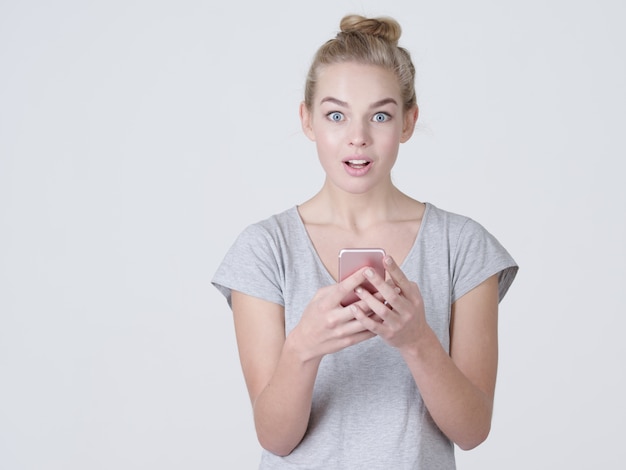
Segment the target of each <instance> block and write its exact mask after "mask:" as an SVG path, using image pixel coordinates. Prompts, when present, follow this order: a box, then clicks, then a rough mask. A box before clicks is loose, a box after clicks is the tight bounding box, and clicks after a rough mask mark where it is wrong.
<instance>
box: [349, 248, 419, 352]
mask: <svg viewBox="0 0 626 470" xmlns="http://www.w3.org/2000/svg"><path fill="white" fill-rule="evenodd" d="M384 261H385V269H386V271H387V273H388V274H389V280H388V281H385V280H384V279H383V278H382V277H381V276H379V275H378V274H377V273H376V272H374V270H373V269H365V270H363V271H362V273H363V274H362V275H363V276H364V278H366V279H367V280H369V281H370V282H371V283H372V284H373V285H374V287H376V289H377V290H378V293H377V294H376V295H372V294H370V293H369V292H367V290H365V289H362V288H357V289H356V292H357V295H358V296H359V297H360V298H361V300H362V302H358V303H355V304H353V305H354V308H352V312H353V314H354V316H355V318H357V319H358V320H359V322H360V323H361V324H362V325H363V326H364V327H365V328H367V329H368V330H369V331H371V332H372V333H374V334H376V335H378V336H380V337H381V338H383V339H384V340H385V341H386V342H387V343H388V344H389V345H391V346H394V347H396V348H398V349H401V350H402V349H411V348H412V347H414V346H415V345H416V342H417V341H419V338H420V334H421V333H423V331H424V328H425V326H426V317H425V313H424V302H423V299H422V294H421V293H420V290H419V287H418V286H417V284H416V283H415V282H412V281H410V280H409V279H407V277H406V276H405V274H404V272H402V270H401V269H400V267H399V266H398V265H397V264H396V263H395V262H394V260H393V259H392V258H391V257H390V256H387V257H385V260H384ZM364 304H365V309H363V305H364ZM368 310H371V311H373V312H374V313H375V314H376V317H377V318H376V317H374V316H371V315H367V314H366V312H367V311H368ZM377 320H378V321H377Z"/></svg>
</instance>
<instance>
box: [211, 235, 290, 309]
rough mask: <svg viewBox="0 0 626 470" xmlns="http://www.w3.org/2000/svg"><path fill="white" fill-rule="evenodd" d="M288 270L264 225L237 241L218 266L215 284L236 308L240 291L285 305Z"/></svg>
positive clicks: (238, 238)
mask: <svg viewBox="0 0 626 470" xmlns="http://www.w3.org/2000/svg"><path fill="white" fill-rule="evenodd" d="M283 273H284V266H283V262H282V259H281V256H280V251H279V250H278V247H277V243H276V241H275V240H274V239H273V237H272V236H271V233H270V232H268V231H267V230H266V229H265V228H264V227H262V226H261V225H258V224H255V225H250V226H249V227H247V228H246V229H245V230H244V231H243V232H242V233H241V234H240V235H239V236H238V237H237V239H236V240H235V243H234V244H233V245H232V246H231V247H230V249H229V250H228V251H227V253H226V255H225V256H224V259H223V260H222V262H221V263H220V265H219V266H218V269H217V271H216V272H215V275H214V276H213V279H212V281H211V283H212V284H213V285H214V286H215V287H216V288H217V289H218V290H219V291H220V292H221V293H222V294H223V295H224V297H225V298H226V300H227V302H228V305H229V306H232V291H233V290H236V291H239V292H242V293H244V294H247V295H251V296H253V297H258V298H261V299H263V300H267V301H269V302H274V303H277V304H280V305H284V298H283V293H282V292H283V291H282V288H281V286H282V284H283V283H282V279H283V278H284V275H283Z"/></svg>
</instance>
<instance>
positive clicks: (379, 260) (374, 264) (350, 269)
mask: <svg viewBox="0 0 626 470" xmlns="http://www.w3.org/2000/svg"><path fill="white" fill-rule="evenodd" d="M384 257H385V250H383V249H382V248H344V249H343V250H341V251H339V281H343V280H344V279H345V278H346V277H348V276H350V275H351V274H353V273H355V272H356V271H358V270H359V269H360V268H362V267H364V266H369V267H370V268H372V269H374V270H375V271H376V272H378V274H380V275H381V276H382V277H385V268H384V266H383V258H384ZM361 286H362V287H363V288H364V289H367V290H368V291H369V292H371V293H372V294H373V293H375V292H376V288H375V287H374V286H373V285H372V284H371V283H369V282H368V281H365V282H364V283H363V284H361ZM357 300H359V297H358V296H357V295H356V294H354V293H352V294H350V295H349V296H348V297H346V298H345V299H343V300H342V301H341V305H343V306H344V307H345V306H346V305H350V304H351V303H354V302H356V301H357Z"/></svg>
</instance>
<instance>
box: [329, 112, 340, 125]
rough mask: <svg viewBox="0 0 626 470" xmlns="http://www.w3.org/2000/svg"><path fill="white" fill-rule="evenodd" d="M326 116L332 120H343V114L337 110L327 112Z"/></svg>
mask: <svg viewBox="0 0 626 470" xmlns="http://www.w3.org/2000/svg"><path fill="white" fill-rule="evenodd" d="M326 116H327V117H328V119H330V120H331V121H334V122H339V121H343V114H341V113H340V112H339V111H333V112H332V113H328V114H327V115H326Z"/></svg>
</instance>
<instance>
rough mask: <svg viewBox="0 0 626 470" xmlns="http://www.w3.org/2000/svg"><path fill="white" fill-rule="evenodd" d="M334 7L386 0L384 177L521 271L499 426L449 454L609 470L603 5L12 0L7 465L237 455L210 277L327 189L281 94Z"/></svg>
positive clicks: (610, 184) (362, 8) (231, 348)
mask: <svg viewBox="0 0 626 470" xmlns="http://www.w3.org/2000/svg"><path fill="white" fill-rule="evenodd" d="M349 12H356V13H362V14H366V15H379V14H386V15H391V16H394V17H396V18H397V19H398V20H399V21H400V23H401V25H402V27H403V30H404V33H403V36H402V38H401V44H402V45H404V46H405V47H407V48H408V49H409V50H410V51H411V53H412V55H413V59H414V62H415V64H416V67H417V70H418V77H417V89H418V101H419V104H420V106H421V115H420V123H419V126H418V129H417V132H416V134H415V136H414V137H413V139H412V140H411V141H410V142H409V143H407V144H405V145H404V146H403V147H401V154H400V159H399V161H398V164H397V166H396V169H395V171H394V178H395V181H396V183H397V184H398V186H399V187H400V188H401V189H403V190H404V191H405V192H407V193H409V194H410V195H412V196H413V197H415V198H417V199H420V200H425V201H430V202H432V203H434V204H436V205H438V206H439V207H441V208H444V209H447V210H451V211H454V212H460V213H463V214H465V215H469V216H471V217H472V218H475V219H476V220H478V221H479V222H481V223H482V224H483V225H484V226H486V227H487V228H488V229H489V230H490V231H491V232H492V233H493V234H494V235H496V237H498V238H499V239H500V241H501V242H502V243H503V244H504V245H505V246H506V247H507V249H508V250H509V251H510V252H511V254H512V255H513V256H514V257H515V258H516V260H517V262H518V263H519V264H520V266H521V268H520V272H519V275H518V278H517V280H516V281H515V283H514V284H513V286H512V288H511V290H510V292H509V294H508V295H507V297H506V298H505V299H504V301H503V302H502V304H501V320H500V334H501V359H500V371H499V378H498V386H497V394H496V404H495V416H494V421H493V428H492V434H491V435H490V437H489V439H488V440H487V441H486V442H485V443H484V444H483V445H482V446H480V447H479V448H477V449H475V450H473V451H470V452H463V451H458V452H457V455H458V463H459V468H462V469H503V468H506V469H509V470H511V469H528V468H533V469H554V468H567V469H588V468H618V467H620V466H621V465H623V461H624V453H625V452H624V446H623V437H624V428H623V423H624V421H625V420H626V411H625V410H626V407H625V406H624V403H623V400H624V396H625V393H626V386H625V385H624V379H625V371H624V369H625V368H624V365H623V363H624V358H625V357H624V356H625V352H626V350H625V347H624V341H623V340H622V337H623V333H622V329H623V327H624V324H625V321H624V308H623V305H622V302H621V297H622V293H623V289H624V284H625V283H626V274H625V267H624V266H625V264H626V254H625V248H624V247H625V244H626V243H625V240H626V227H625V225H626V217H625V210H624V206H625V203H626V192H625V190H624V184H623V183H624V171H623V170H622V169H621V168H622V164H623V160H624V158H625V157H626V143H625V141H626V139H625V138H624V129H626V117H625V116H626V112H625V110H626V59H625V58H626V33H625V30H624V28H623V25H624V22H625V20H626V7H625V6H624V3H623V2H622V1H621V0H615V1H610V0H596V1H594V2H591V1H582V0H573V1H572V0H569V1H567V0H528V1H524V2H502V1H497V0H478V1H474V2H464V1H460V0H459V1H451V0H448V1H442V0H437V1H435V0H431V1H405V2H383V1H380V2H376V1H365V0H362V1H356V0H355V1H349V0H322V1H321V0H318V1H315V2H307V3H303V2H292V1H287V0H282V1H266V2H253V1H248V2H237V1H232V2H213V1H200V0H182V1H176V2H174V1H169V2H166V1H147V0H145V1H137V0H127V1H117V0H115V1H111V0H109V1H95V2H84V1H78V0H76V1H70V0H61V1H55V2H47V1H43V0H39V1H37V0H34V1H20V2H17V1H7V0H5V1H0V468H1V469H3V470H4V469H6V470H25V469H37V470H40V469H46V470H48V469H63V470H68V469H81V470H82V469H90V470H91V469H116V470H119V469H142V468H146V469H148V468H149V469H151V470H159V469H186V470H191V469H222V468H224V469H244V468H249V469H252V468H256V465H257V462H258V454H259V447H258V444H257V443H256V439H255V436H254V432H253V427H252V419H251V413H250V405H249V403H248V398H247V393H246V390H245V386H244V382H243V379H242V376H241V371H240V368H239V362H238V357H237V350H236V345H235V340H234V334H233V326H232V318H231V315H230V311H229V310H228V308H227V305H226V302H225V301H224V299H223V298H222V297H221V296H220V294H219V293H218V292H217V290H215V289H214V288H213V287H212V286H211V285H210V279H211V277H212V275H213V272H214V271H215V269H216V267H217V265H218V263H219V262H220V260H221V258H222V257H223V255H224V253H225V251H226V250H227V248H228V247H229V246H230V244H231V243H232V242H233V240H234V238H235V236H236V235H237V234H238V233H239V232H240V231H241V230H242V229H243V228H244V227H245V226H246V225H247V224H249V223H251V222H254V221H257V220H259V219H261V218H265V217H267V216H268V215H270V214H272V213H275V212H278V211H281V210H284V209H286V208H288V207H290V206H292V205H294V204H297V203H299V202H303V201H304V200H305V199H307V198H309V197H310V196H312V195H313V194H314V193H315V192H316V191H317V189H318V188H319V187H320V185H321V184H322V178H323V174H322V172H321V169H320V168H319V165H318V162H317V159H316V158H317V157H316V155H315V152H314V146H313V144H311V143H310V142H309V141H308V140H307V139H306V138H305V137H304V136H303V135H302V133H301V130H300V124H299V121H298V117H297V108H298V104H299V101H300V99H301V96H302V89H303V84H304V77H305V74H306V71H307V68H308V65H309V63H310V59H311V57H312V55H313V54H314V52H315V50H316V49H317V47H318V46H319V45H321V44H322V42H324V41H325V40H327V39H329V38H330V37H332V36H334V34H335V33H336V31H337V28H338V24H339V20H340V18H341V16H343V14H345V13H349Z"/></svg>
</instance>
